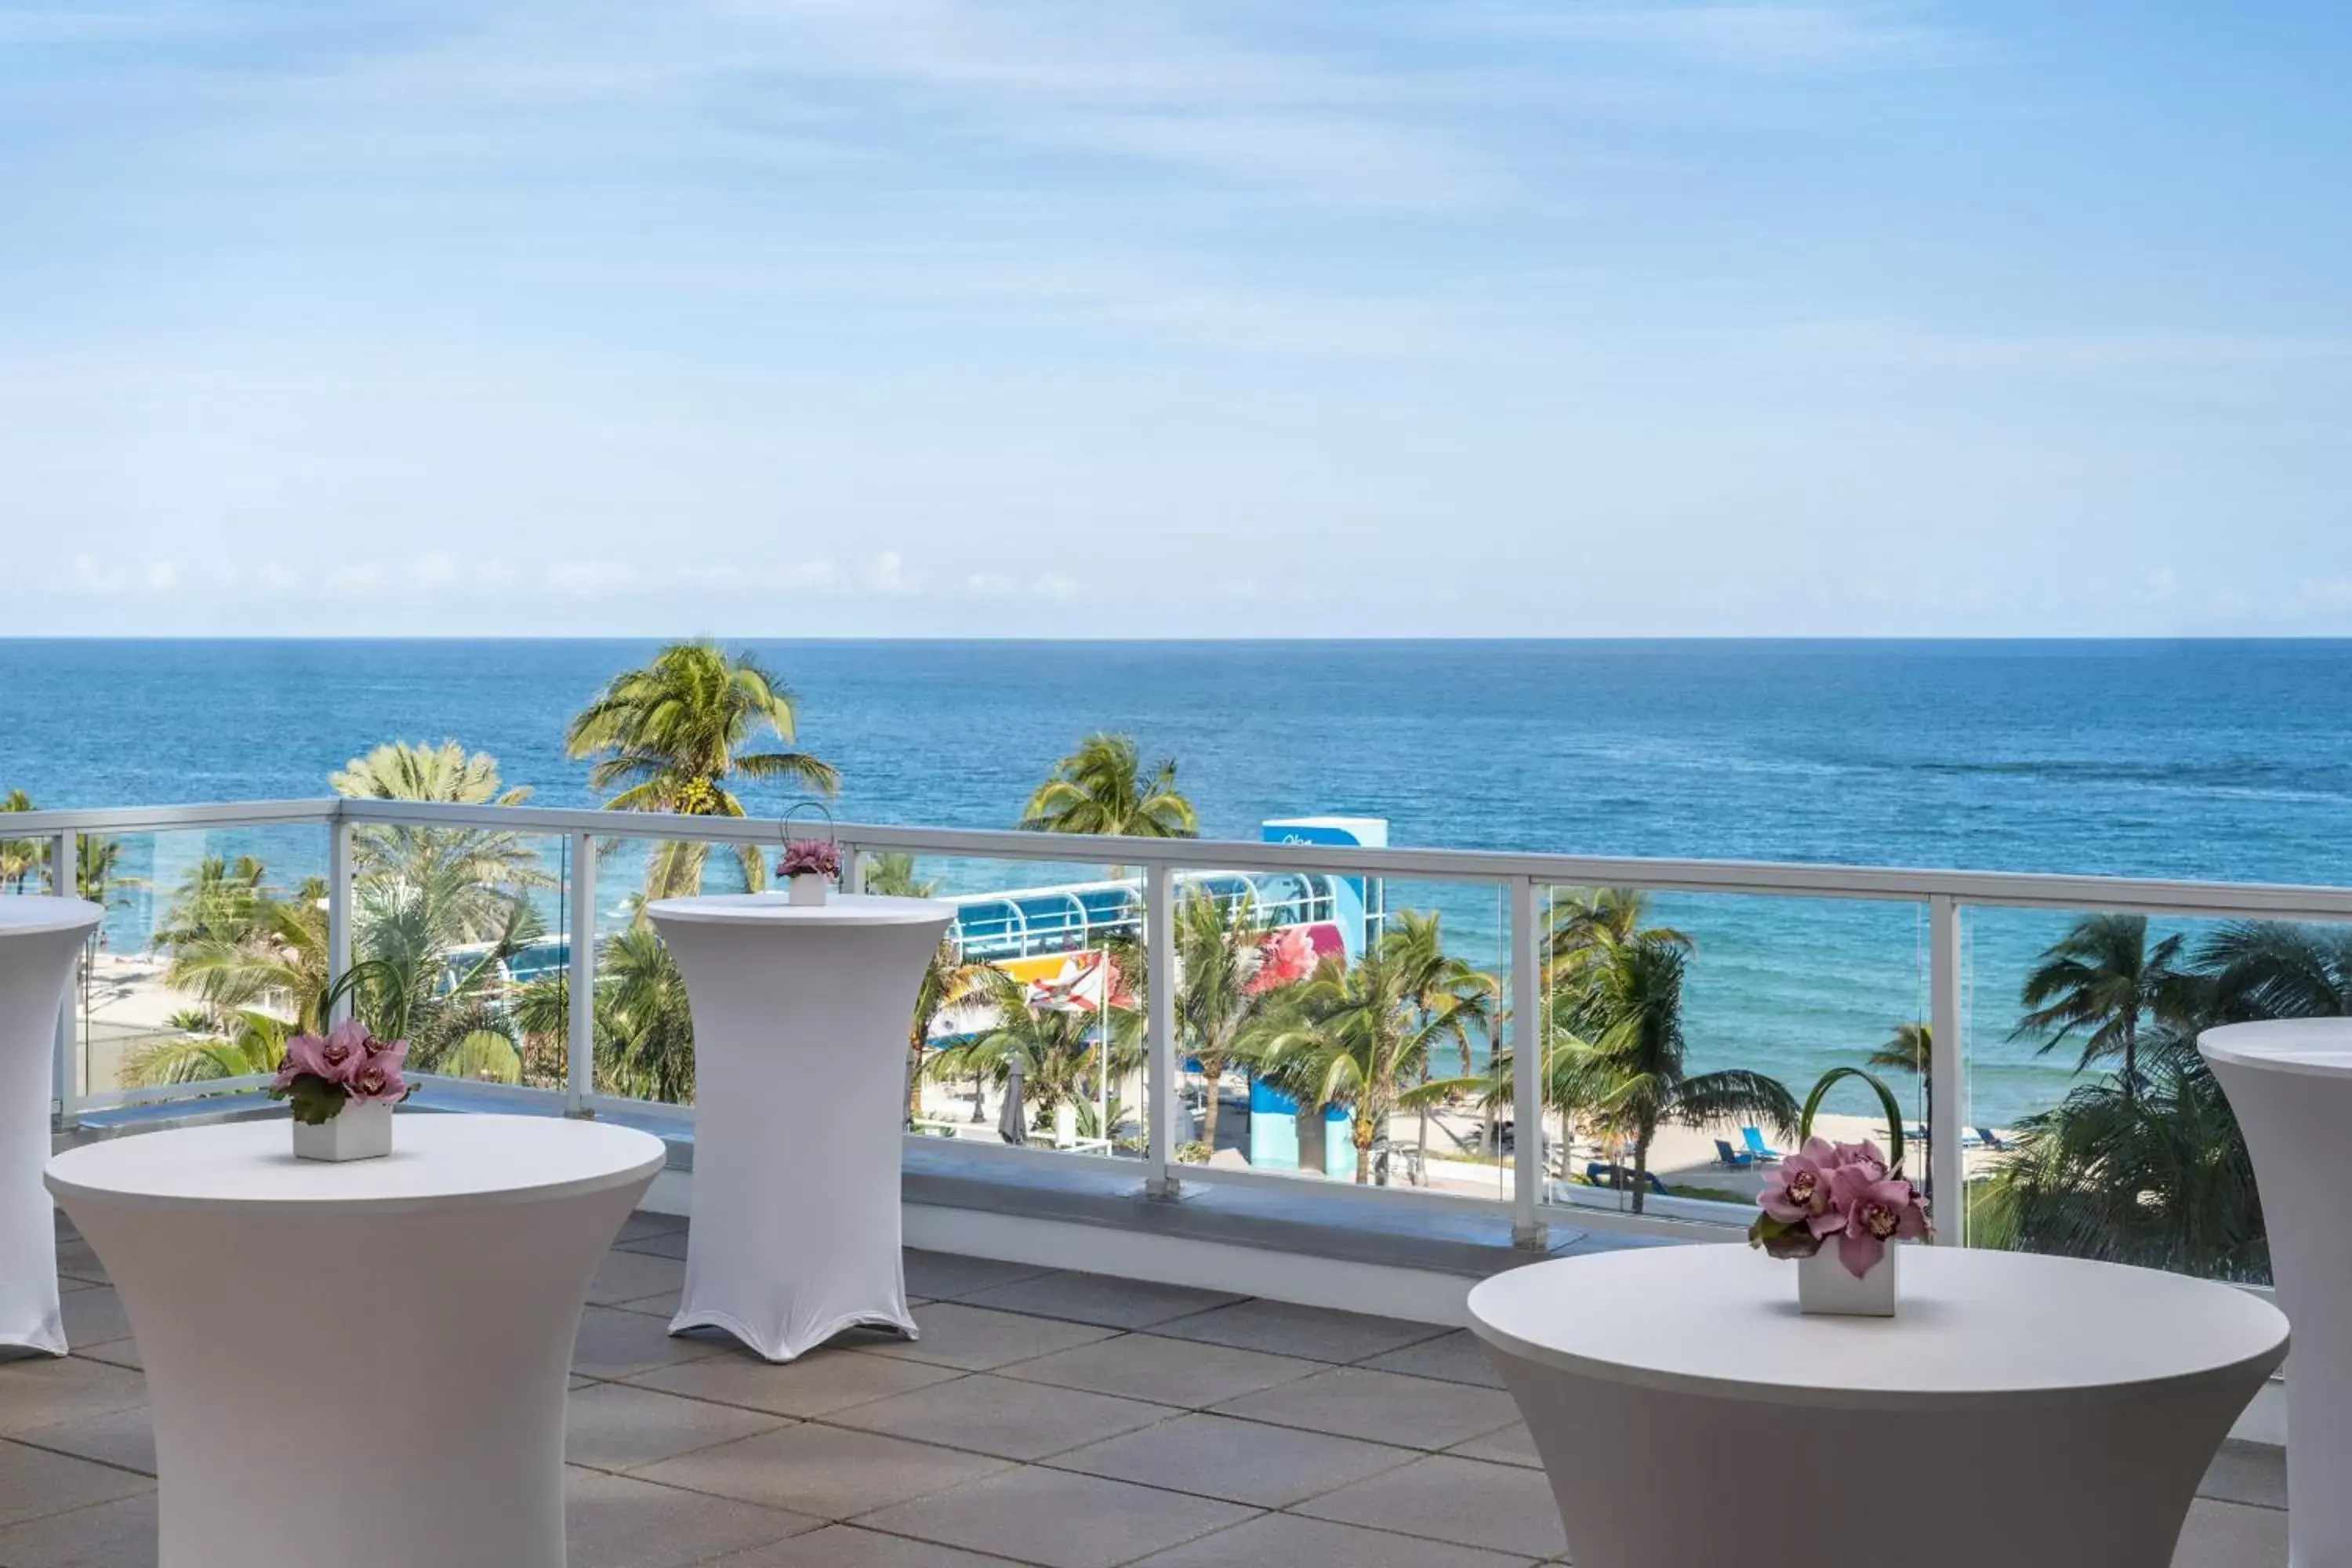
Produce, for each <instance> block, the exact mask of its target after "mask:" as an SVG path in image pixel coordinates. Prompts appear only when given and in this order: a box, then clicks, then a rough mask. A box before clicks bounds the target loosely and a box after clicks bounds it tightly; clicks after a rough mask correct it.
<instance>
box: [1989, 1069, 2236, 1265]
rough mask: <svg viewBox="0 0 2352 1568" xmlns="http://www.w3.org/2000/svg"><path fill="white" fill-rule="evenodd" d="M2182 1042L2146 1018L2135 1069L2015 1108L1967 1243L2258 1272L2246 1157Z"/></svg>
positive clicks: (2208, 1079) (2214, 1089)
mask: <svg viewBox="0 0 2352 1568" xmlns="http://www.w3.org/2000/svg"><path fill="white" fill-rule="evenodd" d="M2143 1045H2144V1057H2143V1064H2144V1066H2145V1068H2147V1077H2146V1079H2145V1081H2143V1082H2140V1083H2138V1084H2137V1086H2136V1087H2128V1086H2130V1085H2131V1080H2129V1079H2124V1078H2121V1077H2116V1078H2112V1079H2098V1080H2096V1081H2095V1082H2092V1083H2087V1084H2084V1085H2083V1086H2081V1087H2080V1088H2077V1089H2075V1090H2074V1092H2073V1093H2072V1094H2069V1095H2068V1096H2067V1097H2066V1099H2065V1100H2064V1101H2063V1103H2062V1104H2060V1105H2059V1106H2057V1107H2056V1108H2055V1109H2053V1110H2047V1111H2043V1112H2042V1113H2041V1114H2039V1115H2036V1116H2031V1117H2028V1118H2026V1119H2025V1120H2024V1121H2022V1122H2021V1124H2020V1126H2019V1128H2018V1135H2017V1147H2016V1149H2015V1150H2014V1151H2013V1152H2011V1153H2010V1154H2008V1155H2007V1156H2005V1157H2004V1158H2003V1159H2002V1161H2001V1162H2000V1164H1999V1165H1998V1166H1996V1167H1995V1169H1994V1172H1993V1175H1992V1180H1991V1183H1990V1187H1989V1189H1988V1190H1987V1194H1986V1197H1985V1198H1984V1200H1983V1201H1981V1202H1980V1203H1979V1204H1978V1205H1975V1206H1974V1207H1973V1208H1972V1209H1971V1212H1970V1215H1969V1241H1970V1243H1971V1244H1972V1245H1983V1246H1990V1247H2021V1248H2025V1249H2027V1250H2031V1251H2035V1252H2060V1253H2068V1254H2071V1255H2073V1256H2074V1257H2078V1258H2104V1259H2105V1260H2107V1261H2109V1262H2113V1263H2129V1264H2136V1265H2138V1266H2139V1267H2141V1268H2166V1269H2174V1270H2179V1271H2183V1272H2187V1273H2192V1274H2200V1275H2205V1276H2208V1277H2210V1278H2219V1279H2234V1280H2239V1281H2242V1282H2245V1283H2251V1284H2264V1283H2268V1281H2269V1279H2270V1249H2269V1244H2268V1242H2267V1240H2266V1238H2265V1237H2264V1233H2263V1209H2262V1197H2261V1194H2260V1192H2259V1190H2258V1189H2257V1188H2256V1186H2255V1184H2254V1169H2253V1162H2252V1159H2251V1158H2250V1157H2249V1155H2248V1154H2247V1152H2246V1142H2245V1138H2244V1136H2243V1135H2242V1133H2241V1132H2240V1131H2239V1129H2238V1123H2237V1119H2236V1118H2235V1117H2233V1116H2232V1115H2231V1113H2230V1107H2229V1102H2228V1101H2227V1100H2225V1099H2224V1098H2223V1097H2222V1094H2221V1089H2220V1086H2219V1085H2217V1084H2216V1083H2215V1082H2214V1080H2213V1075H2212V1074H2211V1073H2210V1071H2208V1070H2207V1069H2206V1068H2205V1065H2204V1063H2203V1061H2202V1060H2201V1059H2200V1058H2199V1057H2198V1055H2197V1052H2196V1050H2195V1049H2194V1048H2193V1047H2191V1046H2190V1045H2189V1036H2188V1035H2187V1034H2186V1033H2185V1032H2183V1031H2179V1030H2175V1029H2172V1028H2170V1027H2163V1028H2158V1029H2156V1030H2154V1031H2152V1032H2151V1034H2150V1036H2149V1037H2148V1038H2147V1041H2145V1042H2143Z"/></svg>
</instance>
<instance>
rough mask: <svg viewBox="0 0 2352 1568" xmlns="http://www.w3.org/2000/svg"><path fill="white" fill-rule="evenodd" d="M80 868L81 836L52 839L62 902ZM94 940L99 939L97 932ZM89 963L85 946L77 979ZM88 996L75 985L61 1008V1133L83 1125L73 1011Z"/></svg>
mask: <svg viewBox="0 0 2352 1568" xmlns="http://www.w3.org/2000/svg"><path fill="white" fill-rule="evenodd" d="M80 865H81V844H80V837H79V835H78V834H74V833H60V834H58V836H57V837H54V838H52V839H50V840H49V891H50V892H52V893H55V894H56V895H57V896H58V898H61V899H70V898H73V897H74V896H75V895H76V894H78V893H79V891H80V889H79V888H78V887H76V886H75V883H76V882H77V881H78V880H79V879H78V877H77V876H76V873H77V872H78V871H79V868H80ZM91 940H92V941H95V940H96V936H95V933H93V935H92V938H91ZM89 962H90V953H89V948H88V947H84V948H83V949H82V955H81V967H80V968H78V969H76V970H75V972H74V977H75V979H77V980H79V979H80V978H81V977H82V975H83V973H85V972H86V971H87V969H88V967H89ZM88 994H89V989H88V987H87V986H85V985H74V986H72V987H70V988H68V990H67V992H66V999H65V1002H64V1004H63V1005H60V1006H59V1007H58V1040H57V1052H56V1058H55V1067H54V1068H53V1074H54V1076H53V1079H52V1083H53V1085H54V1087H55V1088H56V1089H57V1096H58V1129H59V1130H60V1131H69V1130H71V1129H73V1128H76V1127H79V1126H80V1125H81V1092H80V1089H79V1082H78V1080H79V1079H80V1077H81V1075H80V1074H79V1072H77V1071H76V1070H74V1069H75V1062H74V1039H75V1030H74V1012H75V1008H76V1005H77V1004H79V1002H80V1000H81V999H82V998H83V997H84V996H86V995H88Z"/></svg>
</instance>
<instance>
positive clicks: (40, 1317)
mask: <svg viewBox="0 0 2352 1568" xmlns="http://www.w3.org/2000/svg"><path fill="white" fill-rule="evenodd" d="M105 918H106V911H105V910H102V909H100V907H99V906H98V905H96V904H93V903H90V902H89V901H88V900H82V899H50V898H42V897H37V896H31V897H23V898H0V1345H22V1346H25V1347H26V1349H29V1350H38V1351H48V1352H51V1353H52V1354H56V1355H63V1354H65V1353H66V1331H65V1325H64V1324H63V1323H62V1322H61V1321H58V1230H57V1219H56V1211H55V1209H54V1207H53V1206H52V1205H51V1204H50V1203H49V1194H47V1193H45V1192H43V1191H42V1190H41V1167H42V1166H43V1165H45V1164H47V1163H48V1158H49V1100H50V1091H51V1088H52V1083H51V1080H52V1079H55V1078H56V1076H57V1072H56V1068H57V1052H58V1009H59V1008H61V1007H63V1006H64V1005H65V1001H66V993H67V992H68V990H69V989H70V988H71V986H72V984H73V975H74V959H75V957H76V956H77V955H78V954H79V953H80V952H81V950H82V944H83V943H85V942H88V941H89V933H90V932H91V931H95V930H97V929H98V924H99V922H100V921H103V920H104V919H105Z"/></svg>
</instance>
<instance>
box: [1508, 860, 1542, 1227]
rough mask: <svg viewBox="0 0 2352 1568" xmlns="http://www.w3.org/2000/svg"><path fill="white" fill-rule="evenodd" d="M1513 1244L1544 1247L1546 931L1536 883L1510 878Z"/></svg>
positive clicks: (1529, 878) (1524, 879)
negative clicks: (1540, 917)
mask: <svg viewBox="0 0 2352 1568" xmlns="http://www.w3.org/2000/svg"><path fill="white" fill-rule="evenodd" d="M1510 888H1511V920H1510V943H1511V946H1510V952H1511V1124H1512V1129H1513V1138H1512V1143H1511V1244H1512V1245H1513V1246H1514V1247H1529V1248H1533V1249H1536V1250H1541V1249H1542V1247H1543V1246H1544V1244H1545V1241H1546V1239H1547V1237H1546V1236H1545V1231H1544V1224H1543V1221H1542V1219H1541V1218H1540V1217H1539V1216H1540V1214H1541V1212H1542V1211H1541V1207H1540V1205H1542V1202H1543V1199H1544V1195H1545V1194H1544V1182H1545V1178H1546V1177H1547V1175H1548V1174H1549V1171H1548V1169H1547V1167H1546V1165H1545V1163H1544V1096H1543V1045H1544V1042H1543V1033H1544V1031H1543V959H1542V952H1541V948H1542V939H1543V931H1542V927H1541V925H1540V923H1539V922H1538V921H1537V919H1536V881H1535V879H1534V878H1532V877H1514V878H1512V879H1511V883H1510Z"/></svg>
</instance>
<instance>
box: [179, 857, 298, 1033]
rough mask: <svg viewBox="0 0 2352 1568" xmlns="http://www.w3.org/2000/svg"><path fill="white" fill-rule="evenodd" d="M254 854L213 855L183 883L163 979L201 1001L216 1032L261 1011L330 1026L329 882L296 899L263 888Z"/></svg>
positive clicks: (261, 870) (261, 872)
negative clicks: (237, 1018) (239, 1016)
mask: <svg viewBox="0 0 2352 1568" xmlns="http://www.w3.org/2000/svg"><path fill="white" fill-rule="evenodd" d="M266 876H267V872H266V870H265V869H264V868H263V866H262V864H261V862H260V861H258V860H257V859H255V858H253V857H251V856H249V855H246V856H239V857H237V858H236V859H234V860H231V859H225V858H221V857H218V856H213V857H208V858H205V859H204V860H201V861H199V862H198V863H197V865H196V867H195V868H194V870H193V871H191V872H190V873H189V875H188V877H187V879H185V880H184V881H183V882H182V883H181V884H180V888H179V891H178V893H177V894H176V895H175V896H174V898H173V901H172V904H171V906H170V908H169V909H168V910H166V911H165V913H164V917H163V923H162V924H161V925H159V926H158V927H157V928H156V930H155V931H154V933H153V936H152V942H153V944H154V946H155V948H156V950H157V951H159V952H162V953H163V954H164V955H165V957H166V959H167V960H168V961H169V962H168V964H167V966H166V968H165V970H164V973H163V983H164V984H165V985H166V986H168V987H170V988H171V989H172V990H174V991H178V992H183V993H185V994H192V995H194V996H195V997H197V998H198V999H199V1000H200V1001H201V1002H202V1003H203V1004H204V1005H205V1010H206V1011H207V1012H208V1013H209V1015H210V1016H211V1018H212V1020H213V1025H214V1032H215V1033H216V1034H221V1035H226V1034H228V1033H230V1032H231V1029H232V1026H233V1020H234V1018H235V1016H236V1014H238V1013H240V1012H246V1011H261V1012H268V1013H269V1014H271V1015H273V1016H284V1017H287V1018H289V1019H290V1020H291V1021H292V1022H293V1023H295V1024H296V1025H297V1026H299V1027H301V1028H304V1029H310V1030H314V1031H315V1030H318V1029H320V1028H323V1027H325V1026H326V1016H327V1008H328V993H329V991H330V990H331V987H332V985H333V984H334V981H333V977H332V976H331V975H330V974H329V973H328V972H327V914H326V909H325V903H326V892H327V889H326V884H325V883H324V882H323V881H320V880H319V879H310V880H308V881H306V882H304V883H303V884H302V886H300V887H299V888H298V889H295V890H294V892H293V893H292V894H291V895H290V896H286V897H280V896H279V895H278V894H277V893H275V892H273V891H272V890H270V889H268V887H266V886H265V885H264V879H265V878H266Z"/></svg>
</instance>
